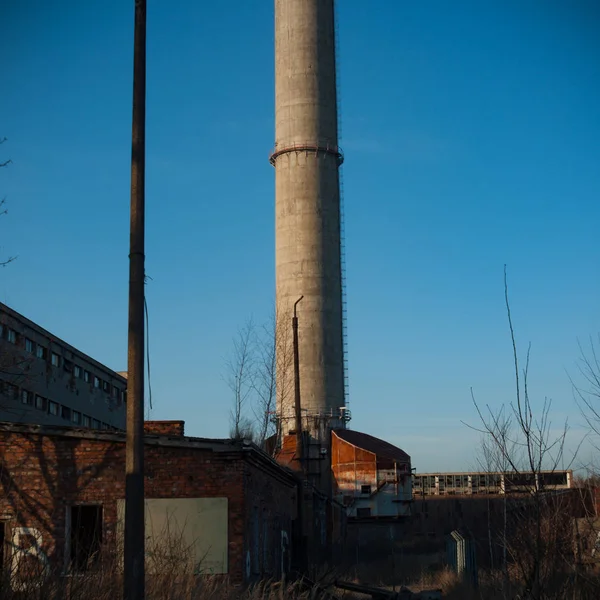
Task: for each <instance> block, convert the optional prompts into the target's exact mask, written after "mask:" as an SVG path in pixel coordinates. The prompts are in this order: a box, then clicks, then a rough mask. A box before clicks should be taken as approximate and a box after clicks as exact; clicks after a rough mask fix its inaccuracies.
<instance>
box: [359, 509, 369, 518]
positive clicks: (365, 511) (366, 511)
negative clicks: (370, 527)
mask: <svg viewBox="0 0 600 600" xmlns="http://www.w3.org/2000/svg"><path fill="white" fill-rule="evenodd" d="M356 516H357V517H358V518H359V519H362V518H364V517H370V516H371V509H370V508H369V507H367V508H357V509H356Z"/></svg>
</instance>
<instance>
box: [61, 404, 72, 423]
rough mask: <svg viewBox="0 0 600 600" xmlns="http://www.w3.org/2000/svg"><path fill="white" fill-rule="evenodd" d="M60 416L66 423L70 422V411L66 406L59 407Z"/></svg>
mask: <svg viewBox="0 0 600 600" xmlns="http://www.w3.org/2000/svg"><path fill="white" fill-rule="evenodd" d="M60 416H61V417H62V418H63V419H66V420H67V421H70V420H71V409H70V408H69V407H67V406H61V407H60Z"/></svg>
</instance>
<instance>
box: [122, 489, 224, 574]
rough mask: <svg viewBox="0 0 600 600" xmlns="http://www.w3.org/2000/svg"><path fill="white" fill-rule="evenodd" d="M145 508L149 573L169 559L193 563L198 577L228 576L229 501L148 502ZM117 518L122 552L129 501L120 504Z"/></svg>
mask: <svg viewBox="0 0 600 600" xmlns="http://www.w3.org/2000/svg"><path fill="white" fill-rule="evenodd" d="M145 504H146V511H145V521H146V570H147V572H148V573H153V572H156V571H157V570H158V569H159V568H160V561H161V560H165V557H167V559H168V557H171V558H173V559H177V560H179V562H185V561H189V568H190V571H193V572H194V573H198V574H199V573H205V574H211V575H213V574H214V575H218V574H226V573H227V572H228V560H227V559H228V556H227V554H228V503H227V498H147V499H146V500H145ZM117 514H118V523H117V540H118V545H119V547H121V548H122V540H123V532H124V528H123V525H124V515H125V500H122V499H120V500H117ZM178 557H179V558H178Z"/></svg>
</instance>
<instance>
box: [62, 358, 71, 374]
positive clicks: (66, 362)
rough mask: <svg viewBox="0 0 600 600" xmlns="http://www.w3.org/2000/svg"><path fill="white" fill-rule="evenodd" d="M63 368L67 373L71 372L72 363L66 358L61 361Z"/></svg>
mask: <svg viewBox="0 0 600 600" xmlns="http://www.w3.org/2000/svg"><path fill="white" fill-rule="evenodd" d="M63 367H64V369H65V371H66V372H67V373H72V372H73V363H72V362H71V361H70V360H67V359H66V358H65V360H63Z"/></svg>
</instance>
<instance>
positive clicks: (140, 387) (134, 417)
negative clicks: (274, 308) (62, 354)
mask: <svg viewBox="0 0 600 600" xmlns="http://www.w3.org/2000/svg"><path fill="white" fill-rule="evenodd" d="M145 137H146V0H135V33H134V55H133V125H132V136H131V141H132V144H131V221H130V250H129V335H128V347H127V446H126V460H125V473H126V475H125V546H124V578H123V586H124V589H123V591H124V598H125V600H143V598H144V596H145V590H144V584H145V582H144V578H145V569H144V276H145V272H144V258H145V257H144V233H145V232H144V227H145V194H144V181H145V149H146V148H145V146H146V142H145Z"/></svg>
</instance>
